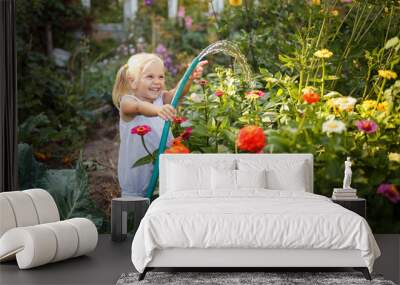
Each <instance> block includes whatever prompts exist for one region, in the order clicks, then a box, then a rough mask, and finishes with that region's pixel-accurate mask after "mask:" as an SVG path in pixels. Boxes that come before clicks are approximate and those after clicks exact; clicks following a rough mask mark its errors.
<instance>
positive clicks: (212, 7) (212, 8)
mask: <svg viewBox="0 0 400 285" xmlns="http://www.w3.org/2000/svg"><path fill="white" fill-rule="evenodd" d="M210 4H211V10H212V12H213V15H214V18H215V23H216V24H217V36H218V40H220V39H221V35H220V34H219V33H220V24H219V20H218V16H217V13H216V12H215V9H214V4H213V1H210Z"/></svg>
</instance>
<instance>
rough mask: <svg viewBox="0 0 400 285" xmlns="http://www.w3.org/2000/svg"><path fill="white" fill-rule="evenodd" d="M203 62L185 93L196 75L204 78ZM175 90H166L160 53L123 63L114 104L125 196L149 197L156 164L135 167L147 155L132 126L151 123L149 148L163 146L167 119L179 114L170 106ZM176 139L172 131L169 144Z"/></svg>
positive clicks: (147, 143) (120, 175)
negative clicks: (132, 132)
mask: <svg viewBox="0 0 400 285" xmlns="http://www.w3.org/2000/svg"><path fill="white" fill-rule="evenodd" d="M206 63H207V61H202V62H200V63H199V65H198V67H197V68H196V69H195V71H194V72H193V75H192V76H191V78H190V80H189V81H188V84H187V85H186V86H185V88H184V91H183V94H182V95H185V94H186V93H187V91H188V90H189V88H190V84H191V82H192V80H193V79H194V78H199V77H201V74H202V72H203V67H202V66H203V65H204V64H206ZM175 91H176V88H175V89H172V90H170V91H166V90H165V69H164V63H163V61H162V60H161V58H159V57H158V56H157V55H156V54H150V53H139V54H135V55H133V56H132V57H131V58H130V59H129V60H128V63H127V64H125V65H124V66H122V67H121V68H120V69H119V71H118V73H117V77H116V80H115V84H114V89H113V94H112V98H113V103H114V105H115V106H116V107H117V108H118V109H119V111H120V123H119V131H120V139H121V142H120V148H119V158H118V180H119V184H120V187H121V194H122V196H143V197H145V196H146V189H147V185H148V183H149V181H150V177H151V174H152V170H153V165H152V164H145V165H142V166H139V167H135V168H132V165H133V164H134V163H135V162H136V161H137V160H138V159H139V158H141V157H144V156H146V155H147V152H146V150H145V149H144V147H143V145H142V142H141V137H140V136H139V135H132V134H131V129H132V128H134V127H136V126H140V125H148V126H149V127H150V128H151V131H150V132H148V133H147V134H146V135H145V136H144V140H145V143H146V146H147V148H148V150H149V151H150V152H151V153H152V152H153V151H154V150H156V149H157V148H158V146H159V143H160V139H161V134H162V129H163V127H164V122H163V120H172V119H173V117H174V116H175V114H176V111H175V109H174V108H173V107H172V106H171V105H170V103H171V101H172V98H173V96H174V95H175ZM172 139H173V136H172V133H171V131H170V132H169V135H168V144H170V143H171V141H172Z"/></svg>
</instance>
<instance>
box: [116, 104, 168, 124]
mask: <svg viewBox="0 0 400 285" xmlns="http://www.w3.org/2000/svg"><path fill="white" fill-rule="evenodd" d="M121 112H122V114H123V115H126V116H129V117H134V116H136V115H143V116H147V117H155V116H159V117H161V118H162V119H163V120H172V119H173V117H174V116H175V115H176V111H175V109H174V107H172V106H171V105H169V104H164V105H163V106H156V105H154V104H152V103H149V102H146V101H134V100H130V101H125V102H123V104H121Z"/></svg>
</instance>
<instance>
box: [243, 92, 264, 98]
mask: <svg viewBox="0 0 400 285" xmlns="http://www.w3.org/2000/svg"><path fill="white" fill-rule="evenodd" d="M263 96H264V92H262V91H260V90H252V91H250V92H246V97H247V98H250V99H258V98H260V97H263Z"/></svg>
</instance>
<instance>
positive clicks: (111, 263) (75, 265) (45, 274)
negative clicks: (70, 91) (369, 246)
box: [0, 235, 400, 285]
mask: <svg viewBox="0 0 400 285" xmlns="http://www.w3.org/2000/svg"><path fill="white" fill-rule="evenodd" d="M375 238H376V240H377V242H378V244H379V247H380V249H381V251H382V257H380V258H379V259H378V260H377V261H376V263H375V267H374V272H376V273H380V274H383V275H384V277H385V279H388V280H392V281H394V282H395V283H397V284H399V283H400V235H376V236H375ZM131 243H132V239H128V240H126V241H125V242H121V243H115V242H112V241H111V239H110V236H109V235H100V236H99V243H98V245H97V248H96V250H95V251H94V252H92V253H91V254H89V255H88V256H81V257H77V258H74V259H70V260H65V261H61V262H58V263H52V264H48V265H45V266H41V267H37V268H34V269H29V270H19V269H18V266H17V264H16V262H8V263H3V264H1V265H0V284H1V285H9V284H10V285H11V284H38V285H39V284H115V283H116V282H117V280H118V278H119V276H120V275H121V274H122V273H124V272H132V271H134V267H133V265H132V262H131V258H130V251H131Z"/></svg>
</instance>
